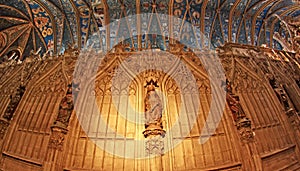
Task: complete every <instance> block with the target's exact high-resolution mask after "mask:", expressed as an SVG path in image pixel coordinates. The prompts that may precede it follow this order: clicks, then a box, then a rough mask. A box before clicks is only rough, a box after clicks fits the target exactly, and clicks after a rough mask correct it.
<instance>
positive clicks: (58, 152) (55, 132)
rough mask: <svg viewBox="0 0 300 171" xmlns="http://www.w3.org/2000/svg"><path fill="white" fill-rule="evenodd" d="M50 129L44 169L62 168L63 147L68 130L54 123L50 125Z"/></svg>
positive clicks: (49, 170)
mask: <svg viewBox="0 0 300 171" xmlns="http://www.w3.org/2000/svg"><path fill="white" fill-rule="evenodd" d="M51 131H52V134H51V136H50V140H49V144H48V152H47V157H46V160H45V163H44V171H56V170H63V166H64V162H63V148H64V142H65V138H66V134H67V132H68V130H67V129H66V128H64V127H60V126H56V125H54V126H51Z"/></svg>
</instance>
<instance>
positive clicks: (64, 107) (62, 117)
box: [54, 84, 74, 128]
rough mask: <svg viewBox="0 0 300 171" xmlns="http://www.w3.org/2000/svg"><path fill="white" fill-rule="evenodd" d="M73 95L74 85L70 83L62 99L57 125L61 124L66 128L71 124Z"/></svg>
mask: <svg viewBox="0 0 300 171" xmlns="http://www.w3.org/2000/svg"><path fill="white" fill-rule="evenodd" d="M73 108H74V104H73V95H72V85H71V84H69V85H68V89H67V93H66V96H65V97H64V98H63V99H62V100H61V102H60V105H59V111H58V115H57V118H56V120H55V121H54V125H55V126H61V127H64V128H66V127H67V126H68V125H69V120H70V117H71V114H72V112H73Z"/></svg>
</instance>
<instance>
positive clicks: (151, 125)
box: [143, 79, 165, 137]
mask: <svg viewBox="0 0 300 171" xmlns="http://www.w3.org/2000/svg"><path fill="white" fill-rule="evenodd" d="M145 87H146V88H147V92H146V97H145V101H144V102H145V128H146V130H145V131H144V132H143V134H144V136H145V137H148V136H149V135H154V136H155V135H161V136H164V134H165V131H164V130H163V126H162V112H163V105H162V101H161V99H160V97H159V96H158V94H157V92H156V91H155V87H158V85H157V82H156V81H154V80H153V79H151V80H150V81H147V84H146V86H145Z"/></svg>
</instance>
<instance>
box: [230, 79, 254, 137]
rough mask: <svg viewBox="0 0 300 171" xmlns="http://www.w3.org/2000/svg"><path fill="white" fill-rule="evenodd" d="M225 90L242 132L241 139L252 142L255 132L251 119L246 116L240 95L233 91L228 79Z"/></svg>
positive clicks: (237, 125) (239, 130)
mask: <svg viewBox="0 0 300 171" xmlns="http://www.w3.org/2000/svg"><path fill="white" fill-rule="evenodd" d="M225 90H226V92H227V94H226V101H227V104H228V106H229V108H230V111H231V112H232V115H233V119H234V121H235V124H236V127H237V130H238V132H239V134H240V139H241V140H242V141H243V142H245V143H249V142H252V141H253V140H254V132H253V131H252V128H251V120H250V119H249V118H248V117H246V114H245V112H244V110H243V108H242V105H241V104H240V99H239V96H237V95H235V94H234V93H233V92H232V86H231V83H230V82H229V81H228V80H226V86H225Z"/></svg>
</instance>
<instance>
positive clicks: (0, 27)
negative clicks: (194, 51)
mask: <svg viewBox="0 0 300 171" xmlns="http://www.w3.org/2000/svg"><path fill="white" fill-rule="evenodd" d="M141 13H153V15H156V14H160V13H161V14H166V15H172V16H174V17H179V18H181V19H183V20H185V21H188V22H189V23H191V24H193V25H194V26H195V28H196V29H199V30H200V31H201V32H202V33H204V34H205V35H206V36H207V37H208V38H209V39H210V40H211V43H212V46H214V47H217V46H221V45H223V44H224V43H226V42H235V43H241V44H250V45H256V46H262V45H263V46H267V47H271V48H274V49H280V50H282V49H284V50H288V51H294V50H295V46H296V45H297V42H295V41H294V38H295V37H297V36H300V27H299V26H300V24H299V23H300V3H299V2H297V0H170V1H169V0H136V1H134V0H0V61H1V60H2V61H4V60H9V59H15V60H17V59H20V60H23V59H24V58H26V57H27V56H29V55H30V53H39V54H40V55H43V54H45V53H47V54H49V55H57V54H61V53H63V52H64V50H65V49H67V48H68V47H69V46H72V47H78V48H82V47H84V45H85V44H86V43H87V40H88V39H89V37H90V36H92V35H95V34H96V35H97V36H98V37H99V40H100V42H101V46H109V44H112V42H113V41H115V40H116V39H118V37H121V36H122V34H130V35H132V36H131V38H130V39H127V40H126V41H127V43H129V44H130V46H131V47H135V48H136V49H138V48H145V47H147V46H149V44H153V42H154V41H155V43H156V48H160V49H162V50H166V49H167V48H168V44H169V40H168V35H165V36H153V35H152V36H148V35H147V30H149V28H147V27H148V26H147V25H148V24H144V23H143V22H157V23H158V24H159V25H160V27H159V32H161V33H162V34H163V33H164V32H166V30H168V29H170V27H168V25H169V24H168V18H164V19H161V18H160V19H156V20H160V21H141V24H139V23H137V22H136V21H135V20H130V21H126V22H127V23H120V24H119V30H118V33H115V32H112V31H110V30H109V28H106V27H104V25H105V24H108V23H112V22H114V21H118V20H119V19H120V18H123V17H126V16H129V15H134V14H141ZM153 18H155V17H153ZM174 24H175V25H176V24H178V25H183V23H174ZM138 29H140V31H141V33H143V34H144V35H143V36H141V38H138V36H136V34H137V30H138ZM170 33H171V34H176V35H178V37H179V39H183V38H186V39H187V40H189V41H191V43H193V41H195V40H194V39H196V37H197V35H193V33H194V32H193V29H192V28H189V27H185V26H183V29H180V30H172V31H170ZM146 35H147V36H146ZM187 36H188V37H187ZM299 40H300V39H299ZM152 47H153V46H152Z"/></svg>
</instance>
